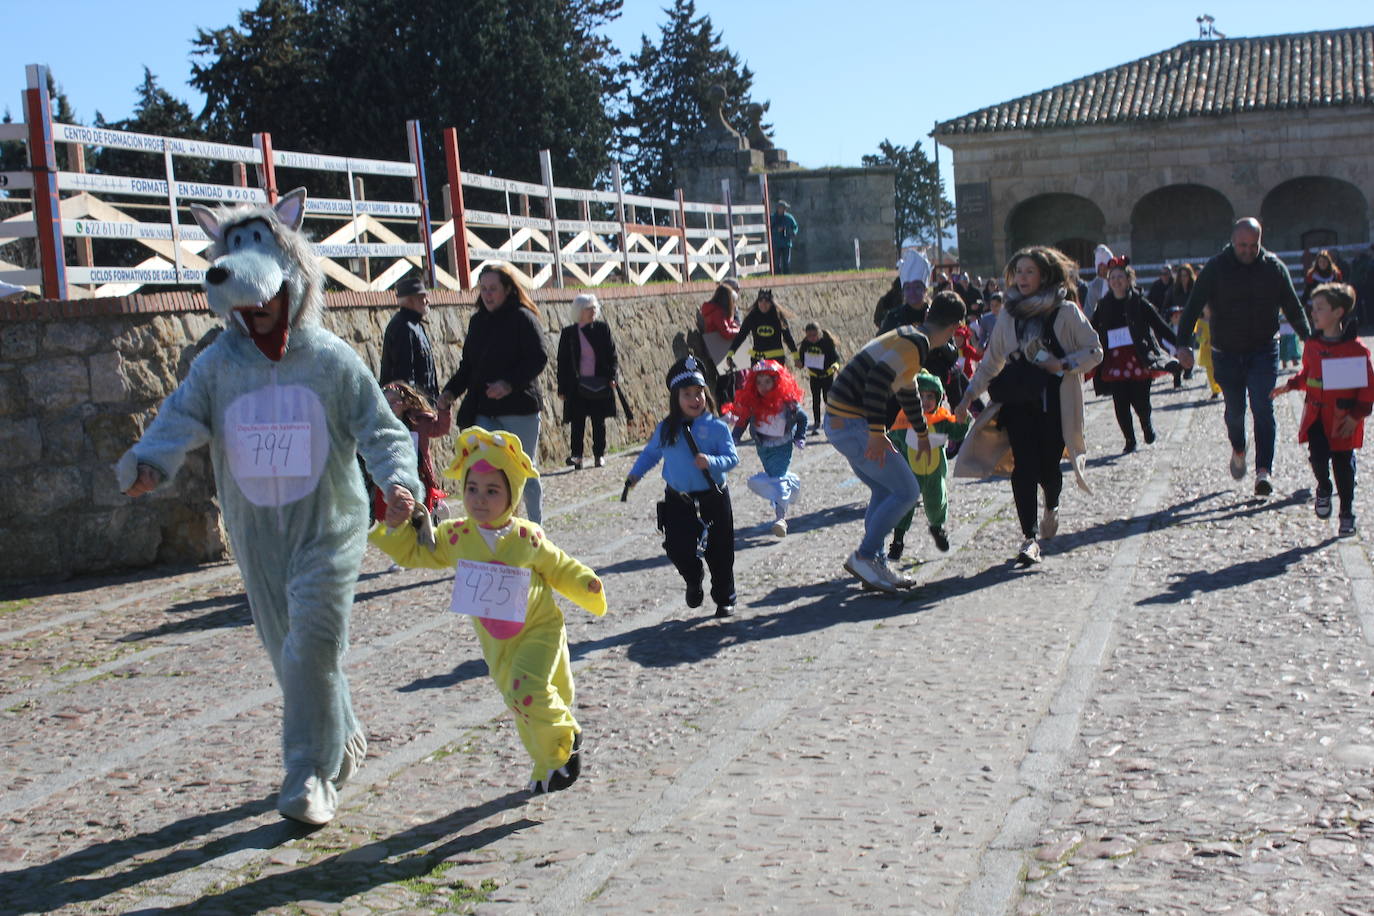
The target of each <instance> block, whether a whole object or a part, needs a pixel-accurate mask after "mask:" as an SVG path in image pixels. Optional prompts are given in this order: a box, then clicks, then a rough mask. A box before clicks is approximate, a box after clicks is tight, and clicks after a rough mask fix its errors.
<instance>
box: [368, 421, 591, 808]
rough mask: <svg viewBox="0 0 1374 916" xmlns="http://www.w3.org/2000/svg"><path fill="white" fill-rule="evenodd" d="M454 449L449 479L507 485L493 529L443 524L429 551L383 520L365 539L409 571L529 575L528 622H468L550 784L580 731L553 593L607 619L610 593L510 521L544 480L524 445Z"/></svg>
mask: <svg viewBox="0 0 1374 916" xmlns="http://www.w3.org/2000/svg"><path fill="white" fill-rule="evenodd" d="M457 445H458V455H457V457H456V458H454V460H453V463H452V464H450V465H449V467H448V468H447V469H446V470H445V471H444V476H445V477H450V478H452V479H454V480H459V481H464V482H465V481H466V478H467V474H468V471H469V470H472V469H473V468H477V469H478V470H481V471H489V470H499V471H501V472H502V473H503V474H505V477H506V481H507V483H508V484H509V485H510V495H511V500H510V505H509V506H507V508H506V512H505V513H504V514H503V515H502V516H500V517H499V518H498V519H496V520H494V521H493V523H492V524H490V525H487V526H480V525H478V524H477V523H475V522H473V521H472V520H471V519H469V518H459V519H456V520H449V521H445V522H441V523H440V524H439V525H438V527H437V528H436V529H435V532H434V539H435V546H434V549H433V551H430V550H428V549H427V548H425V547H424V546H422V545H421V543H420V541H419V538H418V536H417V533H416V529H415V528H413V527H412V526H410V525H402V526H401V527H399V528H396V529H394V530H390V531H388V530H387V528H386V526H385V525H384V524H380V523H379V524H378V525H376V526H375V527H373V529H372V533H371V534H370V535H369V538H368V539H369V540H370V541H371V542H372V543H373V544H375V545H376V546H377V547H378V548H380V549H381V550H382V551H383V552H384V553H386V554H387V556H389V557H391V558H392V559H393V560H395V561H396V562H397V563H399V564H400V565H402V566H407V567H422V568H425V569H447V568H454V567H456V566H457V565H458V561H459V560H473V561H478V562H482V563H497V564H501V565H504V566H518V567H522V568H525V569H528V570H530V592H529V606H528V610H527V612H526V614H525V620H524V622H513V621H507V620H494V619H490V618H485V617H474V618H472V622H473V628H474V630H476V632H477V639H478V641H479V642H480V643H481V644H482V654H483V656H485V658H486V660H487V667H488V668H489V669H490V671H491V678H492V680H493V681H495V682H496V686H497V689H499V690H500V691H501V696H502V697H503V698H504V699H505V701H506V705H507V706H508V707H509V708H510V709H511V712H512V713H513V714H514V716H515V725H516V728H517V729H518V730H519V732H520V740H521V741H522V742H524V745H525V750H526V751H528V752H529V755H530V757H531V758H533V760H534V772H533V776H532V777H531V779H532V781H533V782H534V783H540V784H546V782H547V780H548V779H549V777H550V774H551V773H553V772H554V771H555V770H558V769H559V768H560V767H562V766H563V765H564V764H565V763H567V762H568V758H569V757H570V756H571V755H572V753H573V742H574V741H575V740H576V737H577V735H578V734H579V733H580V731H581V729H580V728H579V727H578V724H577V720H576V719H574V718H573V714H572V705H573V681H572V668H571V666H570V664H569V658H568V634H567V630H566V629H565V627H564V625H563V612H562V611H560V610H559V609H558V605H556V604H555V603H554V600H553V591H554V590H557V591H558V592H560V593H561V594H563V595H564V596H565V597H567V598H568V599H570V600H571V601H573V602H574V603H576V604H577V605H578V606H579V607H581V608H583V609H584V610H587V611H589V612H591V613H593V614H596V615H597V616H600V615H602V614H605V613H606V594H605V592H604V590H603V589H602V587H601V580H600V579H599V578H597V576H596V573H594V572H592V570H590V569H588V568H587V567H586V566H584V565H582V564H581V563H579V562H578V561H577V560H574V559H573V558H572V557H570V556H568V555H567V554H565V553H564V552H563V551H561V550H559V549H558V548H557V547H555V546H554V545H553V544H552V543H550V542H549V540H548V538H546V537H545V536H544V530H543V529H542V528H540V527H539V526H538V525H536V524H535V523H533V522H530V521H526V520H525V519H521V518H516V517H514V516H513V515H512V514H511V513H512V512H513V511H514V507H515V506H517V505H519V504H520V494H521V493H522V492H523V490H524V488H525V481H526V480H528V479H530V478H531V477H536V476H538V474H539V472H538V471H536V470H535V469H534V464H533V462H531V461H530V459H529V456H528V455H526V454H525V452H524V450H523V449H522V448H521V445H520V439H519V438H518V437H517V436H515V435H513V434H511V433H508V432H496V433H491V432H488V431H487V430H485V429H482V428H481V427H478V426H473V427H469V428H468V429H465V430H463V431H462V432H461V433H459V434H458V442H457Z"/></svg>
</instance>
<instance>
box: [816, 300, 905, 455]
mask: <svg viewBox="0 0 1374 916" xmlns="http://www.w3.org/2000/svg"><path fill="white" fill-rule="evenodd" d="M929 352H930V341H928V340H926V336H925V335H924V334H922V333H921V332H920V331H918V330H916V329H915V328H914V327H912V326H911V325H902V326H901V327H898V328H895V329H893V330H891V331H888V332H887V333H886V334H880V335H878V336H877V337H875V338H873V339H872V340H870V341H869V342H868V343H867V344H865V345H864V348H863V349H862V350H860V351H859V352H858V353H856V354H854V358H853V359H851V360H850V361H849V362H848V363H846V364H845V367H844V368H843V369H841V370H840V374H839V375H837V376H836V377H835V384H834V385H833V386H832V387H831V389H830V395H829V397H827V398H826V400H825V403H826V407H827V408H828V410H829V412H830V414H831V415H833V416H836V417H851V418H854V417H857V418H862V419H865V420H867V421H868V428H869V430H871V431H873V432H879V433H881V432H885V431H886V430H887V424H886V421H887V399H888V398H889V397H890V396H892V395H894V394H895V395H896V396H897V403H898V404H900V405H901V407H902V409H903V410H905V411H906V415H907V416H908V417H910V418H911V419H912V428H913V429H915V430H916V431H917V432H918V433H921V432H924V431H925V426H926V424H925V412H924V411H923V410H921V393H920V391H919V390H918V389H917V388H916V375H917V374H918V373H919V372H920V371H921V366H922V365H923V364H924V363H925V361H926V354H927V353H929ZM917 417H919V418H920V419H919V420H917V419H916V418H917Z"/></svg>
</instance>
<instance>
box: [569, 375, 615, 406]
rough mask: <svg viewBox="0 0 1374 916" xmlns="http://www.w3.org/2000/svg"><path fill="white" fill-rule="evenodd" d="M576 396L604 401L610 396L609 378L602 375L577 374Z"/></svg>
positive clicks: (588, 399)
mask: <svg viewBox="0 0 1374 916" xmlns="http://www.w3.org/2000/svg"><path fill="white" fill-rule="evenodd" d="M577 396H578V397H580V398H582V399H583V400H587V401H604V400H606V399H607V398H609V397H610V396H611V380H610V379H608V378H606V377H605V376H602V375H581V376H578V378H577Z"/></svg>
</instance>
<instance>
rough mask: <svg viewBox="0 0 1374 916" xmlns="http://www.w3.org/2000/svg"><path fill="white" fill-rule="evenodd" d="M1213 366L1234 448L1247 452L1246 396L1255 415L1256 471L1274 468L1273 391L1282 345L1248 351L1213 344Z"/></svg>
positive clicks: (1270, 344) (1228, 434)
mask: <svg viewBox="0 0 1374 916" xmlns="http://www.w3.org/2000/svg"><path fill="white" fill-rule="evenodd" d="M1212 369H1213V372H1214V373H1215V375H1216V380H1217V384H1218V385H1220V386H1221V396H1222V398H1224V399H1225V402H1226V435H1227V438H1229V439H1230V440H1231V448H1232V449H1233V450H1234V451H1237V452H1243V451H1245V399H1246V396H1247V395H1248V396H1249V398H1250V413H1251V414H1253V415H1254V418H1255V470H1256V471H1272V470H1273V469H1274V434H1275V430H1274V405H1273V402H1272V401H1270V400H1269V392H1271V391H1273V390H1274V386H1275V385H1277V384H1278V380H1279V345H1278V342H1277V341H1270V342H1269V344H1268V345H1266V346H1264V347H1261V348H1260V349H1258V350H1249V351H1246V352H1244V353H1236V352H1231V351H1223V350H1218V349H1217V348H1216V346H1215V345H1213V347H1212Z"/></svg>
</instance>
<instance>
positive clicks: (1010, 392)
mask: <svg viewBox="0 0 1374 916" xmlns="http://www.w3.org/2000/svg"><path fill="white" fill-rule="evenodd" d="M1048 318H1049V321H1048V323H1046V325H1045V333H1044V336H1043V337H1042V338H1041V342H1042V343H1043V344H1044V345H1045V348H1046V349H1048V350H1049V351H1050V352H1051V353H1053V354H1054V355H1055V357H1057V358H1058V359H1063V358H1064V348H1063V347H1062V346H1060V345H1059V337H1058V335H1056V334H1055V332H1054V319H1055V314H1054V312H1051V313H1050V314H1049V315H1048ZM1024 328H1025V323H1024V322H1023V321H1022V320H1021V319H1019V318H1018V319H1016V339H1017V340H1018V341H1020V339H1021V332H1022V330H1023V329H1024ZM1048 384H1049V373H1048V372H1047V371H1046V370H1044V369H1041V368H1040V367H1039V366H1037V365H1035V364H1034V363H1032V362H1031V361H1030V360H1028V359H1026V355H1025V354H1024V353H1023V352H1022V351H1021V350H1020V348H1018V349H1017V350H1015V351H1014V352H1013V353H1012V354H1011V356H1009V357H1008V358H1007V364H1006V365H1005V366H1003V367H1002V371H1001V372H999V373H997V377H996V378H994V379H993V380H992V384H990V385H988V397H989V398H990V399H992V400H993V401H996V402H997V403H999V404H1032V403H1037V402H1039V401H1040V400H1041V398H1043V397H1044V394H1045V386H1046V385H1048Z"/></svg>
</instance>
